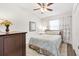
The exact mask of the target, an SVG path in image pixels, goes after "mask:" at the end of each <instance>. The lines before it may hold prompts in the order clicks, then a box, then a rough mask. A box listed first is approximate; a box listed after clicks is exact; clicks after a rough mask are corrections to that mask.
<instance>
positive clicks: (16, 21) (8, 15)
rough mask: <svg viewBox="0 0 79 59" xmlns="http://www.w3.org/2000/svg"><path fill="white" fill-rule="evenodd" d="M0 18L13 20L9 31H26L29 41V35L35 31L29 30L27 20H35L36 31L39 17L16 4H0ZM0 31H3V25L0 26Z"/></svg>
mask: <svg viewBox="0 0 79 59" xmlns="http://www.w3.org/2000/svg"><path fill="white" fill-rule="evenodd" d="M0 19H8V20H10V21H12V22H13V25H12V26H10V31H21V32H27V40H26V41H27V42H28V41H29V37H30V36H32V35H34V33H35V32H29V21H34V22H36V24H37V28H36V30H37V31H38V27H39V23H40V19H38V18H37V17H36V16H34V15H33V14H32V13H30V12H28V11H27V10H24V9H22V8H20V7H18V6H17V5H16V4H0ZM0 31H1V32H5V27H4V26H0ZM37 31H36V32H37Z"/></svg>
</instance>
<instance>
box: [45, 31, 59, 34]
mask: <svg viewBox="0 0 79 59" xmlns="http://www.w3.org/2000/svg"><path fill="white" fill-rule="evenodd" d="M45 33H46V34H49V35H59V34H60V31H59V30H49V31H45Z"/></svg>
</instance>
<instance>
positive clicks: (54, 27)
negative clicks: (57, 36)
mask: <svg viewBox="0 0 79 59" xmlns="http://www.w3.org/2000/svg"><path fill="white" fill-rule="evenodd" d="M49 29H50V30H59V20H51V21H49Z"/></svg>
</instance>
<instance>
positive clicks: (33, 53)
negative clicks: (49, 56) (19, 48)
mask: <svg viewBox="0 0 79 59" xmlns="http://www.w3.org/2000/svg"><path fill="white" fill-rule="evenodd" d="M26 48H27V49H26V55H27V56H44V55H42V54H39V53H37V52H36V51H34V50H32V49H30V48H29V47H28V44H27V46H26ZM60 52H61V56H67V44H65V43H63V44H62V45H61V48H60Z"/></svg>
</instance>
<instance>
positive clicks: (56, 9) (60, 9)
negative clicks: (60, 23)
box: [0, 3, 73, 18]
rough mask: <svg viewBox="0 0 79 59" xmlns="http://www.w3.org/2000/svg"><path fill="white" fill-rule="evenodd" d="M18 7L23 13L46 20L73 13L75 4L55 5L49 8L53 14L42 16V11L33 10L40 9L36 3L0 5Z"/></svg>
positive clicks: (47, 13)
mask: <svg viewBox="0 0 79 59" xmlns="http://www.w3.org/2000/svg"><path fill="white" fill-rule="evenodd" d="M11 5H12V6H16V7H18V8H20V9H22V10H23V11H27V12H29V13H32V14H33V15H35V16H37V17H39V18H44V17H49V16H52V15H59V14H63V13H66V12H69V11H72V7H73V3H54V4H53V5H51V6H49V8H51V9H53V11H52V12H50V11H49V12H46V13H44V14H41V11H40V10H37V11H34V10H33V9H35V8H38V7H39V6H38V5H37V4H36V3H16V4H15V3H14V4H13V3H12V4H11V3H10V4H0V7H1V6H6V7H7V6H8V8H9V7H10V6H11ZM11 8H12V7H11Z"/></svg>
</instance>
